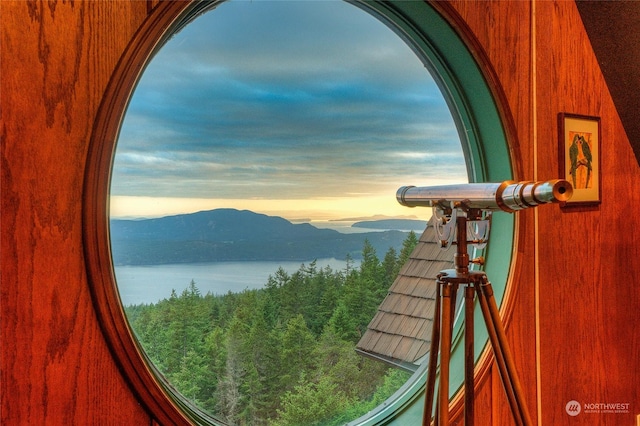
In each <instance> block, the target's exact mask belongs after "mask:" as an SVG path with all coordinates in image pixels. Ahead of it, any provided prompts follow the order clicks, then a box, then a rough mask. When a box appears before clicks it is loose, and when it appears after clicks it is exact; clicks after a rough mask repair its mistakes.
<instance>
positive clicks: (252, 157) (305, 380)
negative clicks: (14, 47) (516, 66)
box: [109, 0, 508, 425]
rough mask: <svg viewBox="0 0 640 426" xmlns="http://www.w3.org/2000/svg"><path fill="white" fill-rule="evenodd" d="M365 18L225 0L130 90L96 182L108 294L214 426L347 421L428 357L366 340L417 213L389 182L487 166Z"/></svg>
mask: <svg viewBox="0 0 640 426" xmlns="http://www.w3.org/2000/svg"><path fill="white" fill-rule="evenodd" d="M423 7H424V5H423ZM369 12H372V11H369ZM372 13H373V15H378V14H379V13H380V14H384V12H381V11H377V12H372ZM373 15H372V14H371V13H366V12H365V11H363V10H361V9H360V8H358V7H354V5H352V4H349V3H346V2H337V1H321V2H316V1H302V2H279V1H234V0H231V1H228V2H224V3H220V4H218V5H217V6H216V8H215V9H212V10H209V11H208V12H206V13H204V14H202V15H200V16H198V17H197V18H196V19H194V20H193V21H191V22H190V23H189V24H188V25H187V26H185V27H184V28H183V29H181V31H179V32H177V33H176V34H174V35H173V37H172V38H171V39H170V40H169V41H168V42H166V44H164V45H163V46H162V48H161V49H160V50H159V51H158V52H157V53H156V54H155V55H154V57H153V58H152V60H151V61H150V62H149V63H148V65H147V67H146V69H145V71H144V73H143V74H142V76H141V77H140V79H139V82H138V84H137V87H136V89H135V91H134V93H133V95H132V96H131V98H130V101H129V106H128V109H127V111H126V115H125V116H124V119H123V120H122V126H121V129H120V134H119V137H118V141H117V145H116V150H115V154H114V158H113V166H112V170H111V183H110V185H111V186H110V220H109V222H110V239H111V240H110V243H111V255H112V262H113V265H114V271H115V277H116V280H117V290H118V292H119V299H120V301H121V303H122V305H123V306H124V311H125V313H126V317H127V320H128V322H129V325H130V328H131V330H132V331H133V333H134V335H135V338H136V339H137V341H138V343H139V346H140V347H141V348H142V350H143V352H144V354H145V357H146V358H147V359H148V360H149V361H150V362H151V363H152V364H153V365H154V369H155V370H157V371H158V372H159V374H161V375H162V376H163V377H164V378H165V379H166V380H167V381H168V382H169V383H170V385H171V386H172V387H173V388H175V389H176V390H177V391H178V392H179V393H180V394H181V395H182V396H184V397H185V398H186V399H187V400H188V401H189V404H193V405H195V406H197V407H199V408H200V409H201V410H203V411H205V412H207V413H210V414H212V415H213V416H214V417H215V418H216V419H219V420H220V421H221V422H225V423H231V424H269V425H297V424H316V423H317V424H344V423H346V422H349V421H352V420H354V419H357V418H360V417H361V416H363V415H365V414H366V413H370V412H372V410H374V409H375V408H376V407H378V406H380V405H381V404H382V403H383V402H384V401H385V400H387V398H389V397H390V396H391V395H392V394H394V393H396V392H397V391H398V390H399V389H401V388H402V387H403V386H404V387H405V388H406V386H407V385H406V384H405V383H406V382H407V381H408V380H409V379H410V378H412V377H413V378H414V379H415V378H416V377H418V376H421V375H423V374H424V369H422V370H420V369H419V368H418V367H419V365H420V362H421V361H422V360H423V359H424V358H423V357H415V356H414V358H412V359H408V358H402V357H401V356H398V357H389V356H385V355H384V354H379V355H380V356H376V353H372V352H371V351H369V350H362V346H363V345H366V342H365V343H363V340H364V336H366V333H367V330H368V329H369V327H370V323H371V322H372V319H373V318H374V317H375V315H376V313H377V312H378V311H379V307H380V306H381V304H382V302H383V301H384V299H385V297H386V296H387V294H388V292H389V288H390V287H391V286H392V284H393V283H394V280H395V279H396V277H397V276H398V273H399V271H400V270H401V268H402V266H403V265H404V263H405V262H406V260H407V258H408V257H409V255H410V253H411V251H412V250H413V249H414V248H415V246H416V244H419V243H420V242H419V241H418V238H419V236H420V235H421V233H422V231H423V230H424V229H425V226H426V222H427V220H428V218H429V216H430V214H431V212H430V211H427V210H409V209H407V208H405V207H402V206H400V205H399V204H397V202H396V201H395V193H396V190H397V189H398V188H399V187H400V186H403V185H406V184H422V183H428V184H429V185H436V184H444V183H460V182H466V181H467V180H468V177H467V176H468V173H469V174H470V175H471V176H472V178H473V179H476V180H477V179H482V178H484V177H486V176H483V175H482V173H483V172H482V170H484V169H483V168H482V167H481V166H480V164H481V163H482V159H481V158H476V159H474V158H471V159H469V158H467V160H465V154H467V157H469V155H470V153H471V156H472V157H474V156H476V155H477V154H474V152H475V153H477V152H479V151H478V150H474V148H473V143H474V142H473V141H471V142H470V141H469V140H467V139H465V140H464V141H462V143H461V140H460V137H459V135H460V134H462V135H465V136H464V137H465V138H466V137H467V136H468V135H469V134H471V132H468V131H466V130H461V128H465V127H466V123H467V122H466V118H465V117H466V113H465V112H464V111H462V112H461V111H460V110H458V109H454V110H456V113H455V114H454V115H453V116H452V113H451V111H450V105H452V103H453V104H455V103H456V102H457V101H459V99H458V98H457V96H458V95H459V94H458V93H446V96H447V98H446V99H445V97H443V94H442V88H443V87H444V86H446V84H445V85H444V86H443V83H442V81H443V80H442V76H439V75H436V78H437V79H438V80H437V81H436V80H434V77H433V76H432V75H431V74H430V72H429V70H432V69H434V68H435V69H437V68H438V66H437V65H436V66H434V64H433V63H431V62H429V60H428V59H427V58H426V57H425V56H424V55H423V54H420V53H418V54H416V52H420V51H422V50H424V47H418V46H417V45H415V44H412V43H406V42H405V40H408V39H411V38H412V37H411V36H407V32H404V31H402V30H400V29H399V28H394V29H395V31H392V30H391V29H390V27H389V26H387V25H385V24H383V23H382V22H381V21H380V20H378V19H376V18H375V17H374V16H373ZM399 34H401V35H402V37H400V36H399ZM454 62H455V61H454ZM425 65H427V68H425ZM453 65H454V66H455V64H453ZM465 69H467V70H468V67H465ZM471 71H473V70H471ZM469 75H475V74H474V72H470V73H469ZM447 78H448V77H445V78H444V80H446V79H447ZM485 89H486V88H485ZM463 103H464V102H463ZM471 103H472V104H473V102H471ZM471 107H473V105H471ZM469 127H473V126H469ZM477 131H478V132H482V129H479V130H477ZM499 132H501V128H500V129H499ZM500 134H501V133H500ZM497 139H500V138H497ZM500 140H502V139H500ZM502 151H505V152H506V150H504V148H502ZM502 151H499V152H502ZM478 155H479V154H478ZM498 160H502V158H501V157H499V158H498ZM474 167H477V168H478V170H480V169H482V170H480V171H474ZM494 170H495V169H494ZM496 175H497V176H499V175H500V173H497V174H496ZM507 177H508V176H507ZM494 228H495V227H494ZM498 228H500V223H498ZM427 333H429V332H427ZM365 349H366V348H365ZM363 355H367V356H363ZM372 355H373V356H372ZM414 355H415V354H414ZM423 355H424V354H421V356H423ZM409 382H411V380H409Z"/></svg>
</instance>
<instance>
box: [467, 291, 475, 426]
mask: <svg viewBox="0 0 640 426" xmlns="http://www.w3.org/2000/svg"><path fill="white" fill-rule="evenodd" d="M474 296H475V291H474V288H473V285H471V284H468V285H467V287H466V288H465V293H464V424H465V426H473V398H474V389H473V385H474V381H473V379H474V377H473V370H474V364H475V356H474V350H473V299H474Z"/></svg>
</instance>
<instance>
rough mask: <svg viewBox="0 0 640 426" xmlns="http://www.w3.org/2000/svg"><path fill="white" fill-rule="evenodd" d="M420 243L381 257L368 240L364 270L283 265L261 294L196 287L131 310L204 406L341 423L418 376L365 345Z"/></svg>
mask: <svg viewBox="0 0 640 426" xmlns="http://www.w3.org/2000/svg"><path fill="white" fill-rule="evenodd" d="M416 244H417V237H416V235H415V233H413V232H410V233H409V234H408V236H407V238H406V239H405V241H404V243H403V245H402V249H401V250H400V252H399V253H398V252H397V251H396V250H395V249H394V248H389V250H388V251H387V252H386V254H385V256H384V258H383V259H382V260H380V259H379V258H378V256H377V254H376V251H375V249H374V248H373V246H372V245H371V244H370V243H369V242H368V241H367V240H365V242H364V244H363V248H362V261H361V263H360V265H359V266H358V267H354V266H353V263H352V262H347V267H346V268H345V269H344V270H340V271H334V270H332V269H331V268H330V267H328V266H327V267H325V268H317V267H316V264H315V262H311V263H309V264H308V265H305V264H302V265H301V266H300V268H299V270H297V271H296V272H294V273H291V274H289V273H287V272H286V271H284V270H283V269H282V268H279V269H278V270H277V271H275V272H274V273H273V275H271V276H270V277H269V279H268V280H267V283H265V285H264V287H263V288H260V289H257V290H244V291H242V292H238V293H232V292H229V293H227V294H224V295H212V294H209V293H208V294H205V295H203V294H201V293H200V291H199V290H198V287H197V283H196V282H194V281H191V283H190V284H188V286H187V287H186V288H185V289H184V290H183V291H182V292H181V293H179V294H178V293H177V292H176V291H175V290H173V291H172V293H171V296H170V297H169V298H167V299H163V300H161V301H159V302H158V303H155V304H144V305H132V306H127V307H126V308H125V310H126V314H127V317H128V319H129V322H130V324H131V326H132V329H133V331H134V333H135V334H136V336H137V338H138V340H139V342H140V343H141V345H142V347H143V348H144V350H145V352H146V354H147V356H148V357H149V359H150V360H151V361H152V362H153V363H154V365H155V366H156V367H157V368H158V370H159V371H160V372H161V373H162V374H163V375H164V376H165V377H166V378H167V380H168V381H169V382H170V383H171V384H172V385H173V386H174V387H175V388H176V389H177V390H178V391H179V392H180V393H181V394H182V395H184V396H185V397H187V398H188V399H190V400H191V401H192V402H193V403H194V404H195V405H197V406H198V407H200V408H201V409H203V410H205V411H206V412H208V413H210V414H212V415H213V416H215V417H216V418H218V419H220V420H223V421H225V422H227V423H230V424H235V425H265V426H293V425H296V426H300V425H305V426H310V425H339V424H344V423H346V422H349V421H351V420H354V419H356V418H358V417H360V416H361V415H363V414H365V413H367V412H369V411H370V410H372V409H373V408H375V407H377V406H378V405H380V404H381V403H382V402H383V401H384V400H386V399H387V398H388V397H389V396H391V395H392V394H393V393H394V392H395V391H396V390H397V389H398V388H399V387H400V386H402V384H404V383H405V382H406V381H407V379H408V378H409V373H407V372H405V371H402V370H399V369H395V368H392V367H389V366H388V365H386V364H384V363H382V362H380V361H375V360H372V359H369V358H366V357H363V356H361V355H358V354H357V353H356V352H355V350H354V349H355V345H356V343H357V342H358V340H359V338H360V337H361V335H362V334H363V333H364V331H365V330H366V328H367V325H368V324H369V322H370V321H371V319H372V318H373V316H374V314H375V312H376V310H377V308H378V306H379V305H380V303H381V302H382V300H383V299H384V297H385V296H386V295H387V291H388V289H389V287H390V286H391V284H392V283H393V280H394V279H395V277H396V276H397V274H398V272H399V270H400V268H401V267H402V265H403V264H404V263H405V262H406V260H407V259H408V257H409V255H410V254H411V252H412V251H413V248H414V247H415V245H416Z"/></svg>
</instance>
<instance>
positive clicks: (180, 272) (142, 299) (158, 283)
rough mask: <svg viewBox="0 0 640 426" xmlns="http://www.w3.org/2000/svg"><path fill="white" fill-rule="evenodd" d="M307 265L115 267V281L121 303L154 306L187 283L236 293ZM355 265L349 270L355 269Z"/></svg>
mask: <svg viewBox="0 0 640 426" xmlns="http://www.w3.org/2000/svg"><path fill="white" fill-rule="evenodd" d="M303 263H304V264H305V265H309V263H310V262H299V261H294V262H266V261H265V262H216V263H195V264H194V263H190V264H177V265H152V266H116V267H115V271H116V281H117V283H118V290H119V292H120V298H121V299H122V303H123V304H124V305H125V306H126V305H135V304H141V303H156V302H158V301H159V300H162V299H166V298H169V296H171V290H175V291H176V293H177V294H178V295H180V293H182V291H183V290H184V289H185V288H187V287H188V286H189V283H191V280H193V281H195V283H196V286H197V287H198V289H199V290H200V292H201V293H202V294H203V295H204V294H207V293H211V294H225V293H227V292H229V291H231V292H240V291H242V290H244V289H257V288H262V287H264V285H265V284H266V282H267V280H268V278H269V275H274V274H275V272H276V271H277V270H278V268H279V267H280V266H281V267H282V268H283V269H284V270H285V271H287V272H288V273H289V274H292V273H294V272H296V271H297V270H298V269H300V266H301V265H302V264H303ZM316 265H317V268H318V269H320V268H324V267H325V266H330V267H331V269H333V270H334V271H341V270H344V269H346V266H347V263H346V261H343V260H337V259H318V261H317V262H316ZM358 266H359V261H357V262H353V265H352V267H358Z"/></svg>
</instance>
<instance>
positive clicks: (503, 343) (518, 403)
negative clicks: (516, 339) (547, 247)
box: [478, 277, 531, 426]
mask: <svg viewBox="0 0 640 426" xmlns="http://www.w3.org/2000/svg"><path fill="white" fill-rule="evenodd" d="M478 300H479V301H480V306H481V308H482V314H483V316H484V319H485V323H486V325H487V331H488V332H489V338H490V340H491V346H492V347H493V352H494V354H495V356H496V363H497V364H498V368H499V370H500V377H501V378H502V383H503V385H504V388H505V392H506V393H507V399H508V400H509V405H510V406H511V413H512V414H513V417H514V419H515V421H516V423H517V424H519V425H524V426H529V425H531V417H530V415H529V410H528V409H527V404H526V401H525V400H524V396H523V391H522V386H521V385H520V380H519V379H518V375H517V373H516V369H515V364H514V362H513V357H512V355H511V351H510V350H509V345H508V343H507V338H506V335H505V332H504V327H503V326H502V320H501V319H500V312H499V311H498V307H497V305H496V301H495V298H494V297H493V288H492V287H491V283H490V282H489V281H488V280H487V279H486V277H484V279H483V282H482V284H481V285H480V290H479V291H478Z"/></svg>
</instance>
